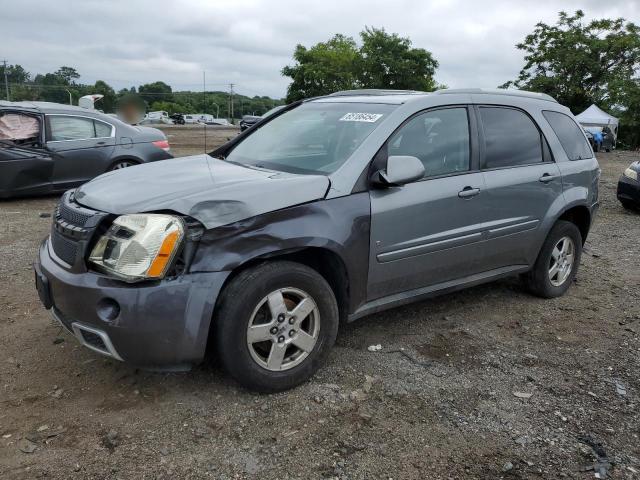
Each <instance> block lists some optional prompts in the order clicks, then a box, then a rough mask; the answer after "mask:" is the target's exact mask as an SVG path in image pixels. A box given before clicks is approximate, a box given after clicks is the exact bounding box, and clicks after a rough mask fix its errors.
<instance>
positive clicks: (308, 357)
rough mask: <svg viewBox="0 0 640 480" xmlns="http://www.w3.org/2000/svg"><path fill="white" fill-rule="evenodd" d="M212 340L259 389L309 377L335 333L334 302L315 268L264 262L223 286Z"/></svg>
mask: <svg viewBox="0 0 640 480" xmlns="http://www.w3.org/2000/svg"><path fill="white" fill-rule="evenodd" d="M214 321H215V346H216V350H217V354H218V357H219V359H220V361H221V363H222V365H223V367H224V369H225V370H226V371H227V372H228V373H229V374H230V375H231V376H232V377H233V378H235V379H236V380H237V381H238V382H239V383H240V384H241V385H243V386H244V387H246V388H248V389H250V390H256V391H259V392H269V393H270V392H278V391H282V390H288V389H290V388H293V387H295V386H297V385H299V384H300V383H302V382H305V381H306V380H308V379H309V378H310V377H311V376H312V375H313V374H314V373H315V372H316V371H317V370H318V368H320V366H321V364H322V363H323V361H324V360H325V358H326V357H327V355H328V353H329V350H330V349H331V347H332V346H333V344H334V342H335V340H336V336H337V333H338V322H339V316H338V305H337V303H336V299H335V296H334V294H333V291H332V290H331V287H330V286H329V284H328V283H327V282H326V280H325V279H324V278H323V277H322V276H320V274H318V273H317V272H316V271H315V270H313V269H311V268H309V267H307V266H305V265H302V264H299V263H294V262H289V261H274V262H269V263H263V264H261V265H258V266H256V267H253V268H250V269H248V270H245V271H243V272H241V273H240V274H238V276H236V277H235V278H234V279H233V280H231V282H230V283H229V285H228V286H227V287H225V289H224V291H223V293H222V295H221V297H220V303H219V305H218V308H217V310H216V314H215V318H214Z"/></svg>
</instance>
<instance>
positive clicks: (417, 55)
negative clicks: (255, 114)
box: [282, 27, 438, 102]
mask: <svg viewBox="0 0 640 480" xmlns="http://www.w3.org/2000/svg"><path fill="white" fill-rule="evenodd" d="M360 39H361V42H362V45H361V46H360V47H358V45H357V44H356V42H355V41H354V39H353V38H351V37H346V36H344V35H340V34H338V35H335V36H334V37H333V38H331V39H330V40H329V41H327V42H320V43H318V44H316V45H314V46H312V47H310V48H306V47H304V46H303V45H297V46H296V49H295V51H294V53H293V59H294V61H295V63H294V65H290V66H286V67H284V68H283V69H282V75H284V76H286V77H291V79H292V82H291V84H290V85H289V87H288V89H287V101H288V102H291V101H294V100H299V99H302V98H308V97H313V96H317V95H326V94H327V93H331V92H335V91H337V90H349V89H354V88H394V89H416V90H427V91H429V90H433V89H435V88H436V83H435V81H434V80H433V76H434V74H435V70H436V68H437V67H438V62H437V61H436V60H435V59H434V58H433V56H432V55H431V53H430V52H428V51H427V50H425V49H422V48H413V47H412V43H411V40H410V39H408V38H404V37H400V36H399V35H397V34H395V33H394V34H388V33H387V32H385V30H384V29H376V28H368V27H367V28H365V30H364V31H362V32H360Z"/></svg>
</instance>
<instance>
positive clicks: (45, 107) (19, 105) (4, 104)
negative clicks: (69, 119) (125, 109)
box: [0, 100, 101, 115]
mask: <svg viewBox="0 0 640 480" xmlns="http://www.w3.org/2000/svg"><path fill="white" fill-rule="evenodd" d="M0 108H15V109H19V110H30V111H32V112H39V113H78V114H83V115H84V114H87V113H88V114H100V113H101V112H99V111H97V110H89V109H88V108H83V107H78V106H76V105H65V104H63V103H54V102H8V101H6V100H0Z"/></svg>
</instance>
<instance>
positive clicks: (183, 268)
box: [35, 89, 600, 392]
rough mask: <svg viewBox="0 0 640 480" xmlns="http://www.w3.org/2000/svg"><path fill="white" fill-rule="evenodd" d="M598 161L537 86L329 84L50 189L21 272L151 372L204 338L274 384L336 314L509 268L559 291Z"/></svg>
mask: <svg viewBox="0 0 640 480" xmlns="http://www.w3.org/2000/svg"><path fill="white" fill-rule="evenodd" d="M599 175H600V170H599V168H598V163H597V161H596V159H595V157H594V155H593V151H592V149H591V147H590V146H589V144H588V142H587V139H586V137H585V134H584V132H583V130H582V129H581V128H580V127H579V126H578V124H577V123H576V122H575V120H574V118H573V115H572V114H571V112H570V111H569V109H567V108H566V107H563V106H562V105H559V104H558V103H557V102H556V101H555V100H553V99H552V98H551V97H549V96H546V95H541V94H535V93H529V92H519V91H513V90H500V91H484V90H479V89H471V90H444V91H438V92H434V93H429V94H427V93H421V92H393V91H367V90H365V91H353V92H341V93H337V94H333V95H329V96H325V97H321V98H314V99H310V100H307V101H302V102H297V103H294V104H291V105H288V106H287V107H285V108H283V109H282V110H280V111H279V112H277V113H275V114H274V115H272V116H270V117H269V118H267V119H265V120H264V121H263V122H260V123H259V124H258V125H256V126H255V127H254V128H251V129H248V130H247V131H246V132H244V133H243V134H241V135H239V136H238V137H236V138H234V139H233V140H231V141H230V142H228V143H227V144H225V145H223V146H222V147H220V148H218V149H217V150H215V151H213V152H211V153H210V154H209V155H196V156H193V157H186V158H183V159H181V160H180V161H179V162H159V163H152V164H145V165H141V166H139V167H136V168H134V169H127V170H124V171H118V172H113V173H110V174H107V175H103V176H100V177H98V178H96V179H95V180H93V181H91V182H89V183H87V184H85V185H83V186H81V187H80V188H78V189H76V190H72V191H69V192H67V193H66V194H65V195H64V196H63V198H62V200H61V202H60V204H59V206H58V209H57V211H56V214H55V218H54V221H53V227H52V230H51V235H50V236H49V238H47V239H46V240H45V241H44V242H43V243H42V245H41V247H40V251H39V255H38V261H37V262H36V265H35V271H36V285H37V289H38V292H39V294H40V298H41V300H42V302H43V303H44V305H45V307H46V308H48V309H51V311H52V313H53V315H54V317H55V318H57V319H58V320H59V321H60V322H61V324H62V325H63V326H65V327H66V328H67V329H68V330H69V331H70V332H71V333H73V334H74V335H75V336H76V337H77V338H78V340H79V341H80V342H81V343H82V344H83V345H85V346H87V347H88V348H91V349H92V350H95V351H97V352H99V353H102V354H104V355H107V356H110V357H112V358H115V359H118V360H124V361H127V362H130V363H132V364H135V365H138V366H142V367H147V368H154V369H158V368H167V369H168V368H171V369H176V368H177V369H187V368H189V367H190V366H191V365H193V364H196V363H198V362H201V361H202V359H203V358H204V357H205V353H206V352H207V351H211V352H212V353H215V354H216V355H217V356H218V357H219V358H220V360H221V362H222V365H223V366H224V367H225V369H226V370H227V371H228V372H229V373H230V374H231V375H232V376H233V377H234V378H236V379H237V380H238V381H239V382H240V383H241V384H242V385H244V386H246V387H248V388H251V389H255V390H259V391H268V392H272V391H279V390H284V389H287V388H291V387H293V386H295V385H297V384H299V383H301V382H303V381H305V380H306V379H308V378H309V377H310V376H311V375H313V373H314V372H315V371H316V370H317V369H318V368H319V366H320V365H321V364H322V362H323V360H324V359H325V358H326V356H327V354H328V352H329V350H330V348H331V346H332V345H333V343H334V341H335V339H336V335H337V332H338V326H339V324H340V323H342V322H350V321H353V320H356V319H358V318H361V317H364V316H366V315H368V314H371V313H374V312H379V311H382V310H385V309H388V308H392V307H396V306H398V305H403V304H406V303H409V302H414V301H417V300H421V299H424V298H427V297H430V296H433V295H437V294H441V293H445V292H451V291H454V290H458V289H461V288H465V287H468V286H471V285H477V284H479V283H483V282H488V281H491V280H495V279H497V278H502V277H505V276H508V275H518V274H519V275H522V276H523V278H524V280H525V284H526V286H527V287H528V289H529V290H530V291H531V292H533V293H534V294H536V295H539V296H541V297H545V298H551V297H557V296H560V295H562V294H564V293H565V292H566V291H567V289H568V288H569V287H570V285H571V283H572V281H573V278H574V276H575V275H576V272H577V269H578V265H579V263H580V254H581V250H582V246H583V244H584V242H585V240H586V238H587V234H588V233H589V229H590V226H591V223H592V221H593V218H594V215H595V213H596V210H597V207H598V179H599Z"/></svg>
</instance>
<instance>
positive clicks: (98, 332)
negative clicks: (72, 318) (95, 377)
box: [71, 322, 124, 362]
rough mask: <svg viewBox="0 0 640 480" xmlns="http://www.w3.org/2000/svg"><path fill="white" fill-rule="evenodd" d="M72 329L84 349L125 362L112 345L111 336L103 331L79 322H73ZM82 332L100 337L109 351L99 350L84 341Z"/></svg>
mask: <svg viewBox="0 0 640 480" xmlns="http://www.w3.org/2000/svg"><path fill="white" fill-rule="evenodd" d="M71 328H73V331H74V333H75V335H76V338H77V339H78V340H79V341H80V344H81V345H83V346H84V347H87V348H88V349H89V350H93V351H94V352H97V353H100V354H102V355H105V356H107V357H113V358H115V359H116V360H120V361H121V362H123V361H124V360H122V357H121V356H120V355H118V352H117V351H116V349H115V347H114V346H113V344H112V343H111V339H110V338H109V335H107V334H106V333H105V332H103V331H102V330H98V329H96V328H92V327H87V326H86V325H82V324H80V323H78V322H73V323H72V324H71ZM82 330H84V331H86V332H90V333H93V334H94V335H98V336H99V337H100V338H101V339H102V341H103V342H104V346H105V347H107V351H106V352H105V351H104V350H100V349H99V348H97V347H94V346H93V345H90V344H88V343H87V342H86V340H85V339H84V337H83V336H82Z"/></svg>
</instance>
